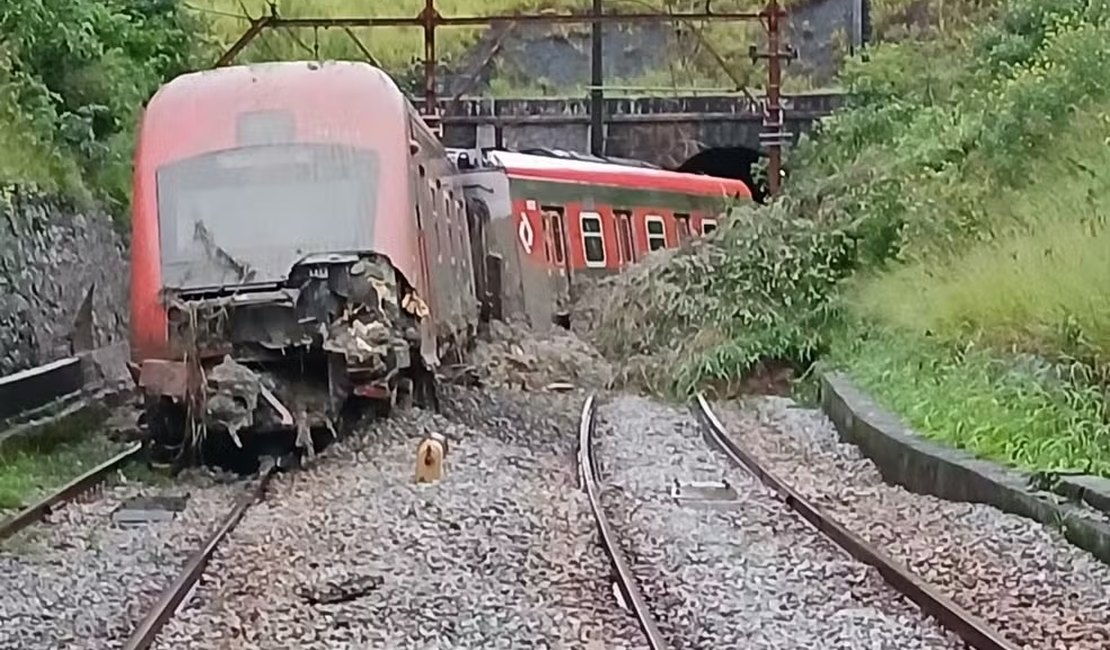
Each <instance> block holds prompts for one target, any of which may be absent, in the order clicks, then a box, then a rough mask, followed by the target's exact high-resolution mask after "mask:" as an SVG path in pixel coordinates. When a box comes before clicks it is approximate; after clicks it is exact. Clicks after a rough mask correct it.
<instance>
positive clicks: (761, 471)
mask: <svg viewBox="0 0 1110 650" xmlns="http://www.w3.org/2000/svg"><path fill="white" fill-rule="evenodd" d="M697 403H698V406H697V409H696V412H697V415H698V416H700V418H701V419H702V421H703V422H705V423H706V425H707V427H706V428H707V429H708V431H709V433H710V435H711V436H712V437H713V439H714V442H716V443H717V445H718V446H719V447H720V448H721V450H722V451H724V452H725V454H727V455H728V456H729V458H730V459H731V460H732V462H733V463H735V464H736V465H739V466H742V467H744V468H745V469H746V470H747V471H748V472H750V473H751V474H752V475H753V476H755V477H756V478H758V479H759V480H760V481H762V482H763V483H764V484H765V485H767V486H768V487H770V488H771V489H772V490H774V491H775V492H776V493H777V494H778V496H779V497H780V498H781V499H782V500H783V501H785V502H786V504H787V505H788V506H790V507H791V508H792V509H794V510H795V511H796V512H797V513H798V514H800V515H801V516H802V518H804V519H805V520H806V521H808V522H809V523H810V524H812V525H813V526H814V527H815V528H816V529H817V530H819V531H820V532H822V533H823V534H824V535H825V536H826V537H828V538H829V539H830V540H832V541H833V542H835V543H836V544H837V546H840V547H841V548H843V549H844V550H845V551H847V552H848V553H849V554H850V555H851V556H853V557H854V558H856V559H857V560H859V561H861V562H865V563H867V564H870V565H871V566H873V567H875V569H877V570H878V571H879V574H880V575H882V577H883V579H884V580H886V582H887V584H889V585H890V586H891V587H893V588H894V589H895V590H897V591H898V592H900V593H901V594H903V595H905V596H906V597H907V598H909V599H910V600H912V601H913V602H914V603H916V604H917V605H918V607H920V608H921V610H922V611H923V612H925V613H926V614H928V615H930V616H932V617H933V618H935V619H936V620H937V621H938V622H939V623H940V624H941V625H942V626H944V627H945V628H947V629H948V630H949V631H951V632H953V633H954V634H956V636H958V637H960V639H962V640H963V641H964V642H965V643H967V644H968V645H970V646H971V647H973V648H976V649H977V650H1019V648H1018V646H1016V645H1014V644H1013V643H1012V642H1010V641H1008V640H1006V638H1005V637H1003V636H1002V634H1001V633H999V632H998V631H997V630H995V629H994V628H992V627H991V626H989V625H988V624H987V623H986V622H985V621H983V620H982V619H980V618H979V617H977V616H975V615H973V614H972V613H971V612H968V611H967V610H965V609H963V608H962V607H960V606H959V605H957V604H956V603H955V602H953V601H952V600H951V599H949V598H947V597H946V596H944V595H943V594H941V593H940V592H938V591H937V590H936V589H935V588H934V587H932V586H931V585H929V584H928V583H926V582H924V581H923V580H921V579H919V578H918V577H917V576H915V575H913V574H912V573H910V572H909V571H908V570H907V569H906V568H905V567H903V566H902V565H901V564H899V563H897V562H895V561H894V560H893V559H892V558H890V557H888V556H887V555H886V554H885V553H883V552H882V551H880V550H879V549H877V548H875V547H874V546H872V545H870V544H868V543H867V542H866V541H864V540H863V538H861V537H860V536H858V535H856V534H855V533H853V532H851V531H850V530H848V529H847V528H845V527H844V526H843V525H841V524H840V523H839V522H837V521H836V520H835V519H833V518H832V517H830V516H829V515H828V514H826V513H825V512H824V511H822V510H821V509H820V508H818V507H817V506H816V505H815V504H813V503H811V502H810V501H808V500H807V499H806V498H805V497H803V496H802V495H801V494H799V493H798V492H797V491H795V490H794V489H793V488H791V487H790V486H789V485H787V484H786V483H784V482H783V481H782V480H781V479H779V478H778V477H777V476H775V475H774V474H772V473H771V472H770V471H769V470H767V469H766V468H765V467H763V466H762V464H760V462H759V461H758V460H756V458H755V457H754V456H752V455H751V454H749V453H748V452H747V451H745V450H744V449H743V448H741V447H740V446H739V445H737V444H736V443H735V442H734V441H733V440H732V439H731V438H730V437H729V435H728V432H727V431H725V427H724V425H723V424H721V421H720V420H718V419H717V416H716V415H715V414H714V413H713V409H712V408H710V406H709V402H707V401H706V399H705V397H704V396H703V395H701V394H698V396H697Z"/></svg>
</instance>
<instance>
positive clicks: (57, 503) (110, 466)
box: [0, 444, 142, 541]
mask: <svg viewBox="0 0 1110 650" xmlns="http://www.w3.org/2000/svg"><path fill="white" fill-rule="evenodd" d="M141 451H142V445H141V444H136V445H133V446H132V447H129V448H128V449H126V450H124V451H122V452H120V453H119V454H117V455H115V456H113V457H112V458H109V459H108V460H106V461H104V462H103V463H101V464H100V465H97V466H96V467H94V468H92V469H91V470H89V471H87V472H85V473H84V474H82V475H81V476H78V477H77V478H75V479H74V480H72V481H70V482H69V483H67V484H66V485H63V486H62V487H61V488H59V489H58V490H56V491H54V492H53V493H51V494H48V495H47V496H45V497H43V498H42V499H40V500H39V501H38V502H37V503H34V504H32V505H30V506H28V507H26V508H24V509H23V510H21V511H20V512H18V513H16V514H15V515H13V516H12V517H11V518H9V519H7V520H6V521H4V522H3V523H0V541H3V540H5V539H8V538H9V537H11V536H13V535H15V534H16V533H18V532H19V531H21V530H23V529H24V528H26V527H28V526H30V525H32V524H35V523H37V522H40V521H42V520H43V519H45V518H46V517H47V516H48V515H49V514H50V513H51V512H53V511H55V510H56V509H58V508H59V507H61V506H64V505H65V504H66V503H68V502H70V501H74V500H76V499H79V498H81V497H83V496H85V495H86V494H88V493H90V492H94V491H96V490H97V489H99V488H100V486H102V485H103V484H104V482H105V481H107V480H108V478H109V477H110V476H111V475H112V474H113V473H114V472H115V471H116V470H119V469H122V468H123V467H124V466H126V465H127V464H128V463H130V462H132V461H133V460H135V459H136V458H138V457H139V454H140V452H141Z"/></svg>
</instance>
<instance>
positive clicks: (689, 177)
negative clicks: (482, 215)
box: [485, 150, 751, 196]
mask: <svg viewBox="0 0 1110 650" xmlns="http://www.w3.org/2000/svg"><path fill="white" fill-rule="evenodd" d="M485 155H486V158H487V159H488V160H489V161H490V162H491V163H493V164H495V165H497V166H499V167H502V168H504V169H505V173H506V174H507V175H508V176H509V178H517V179H521V180H533V181H548V182H555V183H580V184H586V185H607V186H610V187H627V188H632V189H652V190H657V191H665V192H678V193H681V194H700V195H705V196H724V195H728V196H736V195H740V196H751V189H750V188H749V187H748V186H747V184H746V183H744V182H743V181H739V180H735V179H731V178H719V177H716V176H705V175H702V174H688V173H684V172H675V171H670V170H666V169H659V168H657V167H648V166H646V165H645V166H641V165H632V164H621V163H616V162H610V161H607V160H605V159H583V158H584V157H582V158H579V157H574V158H571V157H564V156H551V155H536V154H532V153H523V152H516V151H497V150H490V151H486V152H485Z"/></svg>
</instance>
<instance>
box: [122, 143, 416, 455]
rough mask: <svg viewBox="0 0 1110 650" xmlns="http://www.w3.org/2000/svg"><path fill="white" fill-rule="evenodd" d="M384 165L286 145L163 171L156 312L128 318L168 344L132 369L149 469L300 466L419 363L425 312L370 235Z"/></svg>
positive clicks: (349, 149) (376, 226)
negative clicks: (150, 454)
mask: <svg viewBox="0 0 1110 650" xmlns="http://www.w3.org/2000/svg"><path fill="white" fill-rule="evenodd" d="M380 167H381V165H380V162H379V160H378V155H377V153H376V152H375V151H374V150H372V149H369V148H365V147H359V146H357V145H351V144H327V143H324V144H321V143H288V142H287V143H276V144H274V143H266V144H251V145H249V146H237V147H231V148H227V149H224V150H220V151H216V152H209V153H204V154H201V155H197V156H193V157H188V158H185V159H182V160H179V161H174V162H172V163H169V164H166V165H162V166H160V167H159V169H158V171H157V177H156V181H157V183H156V187H157V193H156V194H157V198H156V208H157V209H156V210H152V212H153V213H154V215H155V220H156V224H157V234H158V236H157V246H156V247H147V250H150V249H151V248H156V250H158V256H157V260H156V264H149V265H148V267H151V268H153V270H154V271H155V273H154V275H155V276H156V277H157V278H158V280H159V281H158V283H157V293H156V302H157V309H156V312H157V314H158V315H159V316H160V317H161V318H160V322H157V321H158V319H152V318H151V317H150V316H149V314H150V313H151V310H148V311H147V312H145V314H146V315H145V316H144V312H143V310H142V309H139V310H137V311H136V310H135V308H134V305H133V320H135V315H136V314H138V316H139V319H140V320H141V319H142V318H144V317H145V318H146V319H147V322H146V324H145V326H146V329H147V330H148V334H149V330H151V329H152V326H151V324H150V323H151V322H154V323H155V325H154V326H153V329H156V330H159V331H157V332H155V333H154V334H155V335H161V336H162V341H164V345H155V346H151V345H149V344H148V345H146V346H145V347H143V346H142V345H140V346H139V350H140V353H142V352H144V351H145V352H146V354H140V358H137V359H134V361H135V363H133V367H132V373H133V375H134V376H135V380H136V382H137V384H138V386H139V387H140V389H141V391H142V393H143V395H144V399H145V401H146V409H145V414H144V418H143V420H144V423H145V426H146V428H147V430H148V432H149V434H148V439H149V440H150V441H151V449H152V450H153V451H155V452H156V458H157V459H158V460H162V461H175V462H176V463H177V464H179V465H184V464H191V463H195V462H208V463H214V464H219V465H223V466H224V467H227V468H229V469H235V470H239V471H253V469H254V468H256V467H257V465H258V459H259V458H261V457H263V456H276V457H279V458H282V457H285V458H289V457H296V458H304V457H305V456H306V455H307V456H308V457H311V456H312V455H313V454H314V453H316V451H318V450H319V449H320V448H321V447H322V446H323V445H325V444H327V443H328V442H330V441H331V440H333V439H334V438H336V437H337V435H338V433H339V431H340V430H341V429H342V423H343V421H344V419H345V418H346V417H347V416H349V415H351V414H352V412H353V411H357V409H356V408H354V407H356V406H357V405H359V404H365V403H367V402H369V403H371V404H373V405H375V406H376V407H377V408H379V409H381V410H388V408H389V407H390V406H391V405H392V404H393V403H394V401H395V400H396V399H397V393H398V390H399V389H400V388H401V387H403V386H404V385H406V384H407V383H408V381H409V378H411V377H412V375H413V373H414V372H419V370H420V369H421V368H422V367H423V362H422V359H421V357H420V349H421V341H422V331H423V330H425V329H426V328H424V327H423V325H424V323H423V322H422V321H424V320H425V319H426V318H427V316H428V310H427V307H426V306H425V304H424V302H423V301H422V300H421V298H420V296H418V295H417V293H416V291H415V289H414V287H413V286H412V285H411V284H410V283H409V282H408V280H407V278H406V277H405V274H404V273H403V272H402V271H401V270H400V269H399V268H398V267H397V266H396V265H395V264H394V263H393V262H392V260H391V257H390V255H389V254H388V251H383V250H382V249H381V247H380V246H377V245H376V241H375V240H376V237H375V235H376V231H378V230H380V229H382V227H383V226H382V224H381V223H380V219H379V214H378V212H380V209H379V205H378V201H377V200H376V198H377V196H378V190H379V188H380V186H381V179H380V177H379V170H380ZM138 195H139V193H138V192H137V196H138ZM138 198H140V199H141V196H140V197H138ZM387 229H388V226H387ZM140 230H141V229H139V228H136V232H139V231H140ZM136 266H137V267H138V268H139V269H140V271H141V269H142V260H137V261H136ZM148 279H149V278H148ZM137 280H138V282H139V283H140V284H142V282H143V281H144V280H143V279H141V278H137ZM135 295H136V292H135V290H133V303H134V302H135V300H134V297H135ZM134 326H135V324H134V323H133V327H134ZM138 326H139V329H140V332H139V334H140V335H141V334H142V331H141V330H142V328H143V326H144V323H142V322H140V323H139V324H138ZM133 338H134V337H133ZM147 340H148V341H149V340H150V337H148V339H147ZM133 347H135V345H134V343H133Z"/></svg>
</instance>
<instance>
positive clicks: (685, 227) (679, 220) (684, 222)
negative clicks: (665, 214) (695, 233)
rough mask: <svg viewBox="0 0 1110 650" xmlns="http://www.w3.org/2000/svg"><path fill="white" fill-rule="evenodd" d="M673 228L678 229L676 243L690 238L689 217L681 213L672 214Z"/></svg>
mask: <svg viewBox="0 0 1110 650" xmlns="http://www.w3.org/2000/svg"><path fill="white" fill-rule="evenodd" d="M674 220H675V227H676V228H677V229H678V243H680V244H681V243H682V242H684V241H686V240H687V239H689V238H690V215H688V214H682V213H681V212H676V213H674Z"/></svg>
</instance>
